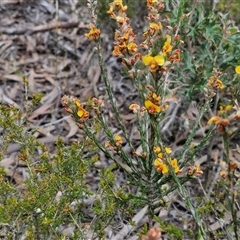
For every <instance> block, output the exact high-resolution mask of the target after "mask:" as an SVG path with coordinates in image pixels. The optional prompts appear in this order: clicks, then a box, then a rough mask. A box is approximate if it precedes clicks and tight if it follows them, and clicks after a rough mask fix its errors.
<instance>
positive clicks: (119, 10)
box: [108, 0, 140, 67]
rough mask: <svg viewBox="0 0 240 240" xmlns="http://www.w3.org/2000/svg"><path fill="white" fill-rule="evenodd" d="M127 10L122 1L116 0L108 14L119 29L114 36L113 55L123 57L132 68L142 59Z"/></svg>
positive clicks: (124, 61)
mask: <svg viewBox="0 0 240 240" xmlns="http://www.w3.org/2000/svg"><path fill="white" fill-rule="evenodd" d="M126 10H127V6H123V4H122V0H114V1H113V2H112V3H110V9H109V10H108V14H109V15H110V17H111V18H113V19H115V20H116V22H117V23H118V29H117V30H116V31H115V36H114V39H115V41H114V50H113V55H114V56H115V57H122V58H123V63H124V64H126V65H127V66H129V67H130V66H133V65H134V64H135V62H136V61H137V60H138V59H139V58H140V54H139V53H137V51H138V46H137V44H136V43H135V40H136V35H135V34H134V33H133V29H132V28H131V26H130V24H129V18H128V17H127V15H126Z"/></svg>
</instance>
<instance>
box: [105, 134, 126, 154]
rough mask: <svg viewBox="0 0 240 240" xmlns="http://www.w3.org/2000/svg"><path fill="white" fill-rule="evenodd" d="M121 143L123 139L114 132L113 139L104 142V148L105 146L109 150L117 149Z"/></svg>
mask: <svg viewBox="0 0 240 240" xmlns="http://www.w3.org/2000/svg"><path fill="white" fill-rule="evenodd" d="M122 144H123V139H122V137H121V136H120V135H119V134H116V135H115V136H114V139H113V141H111V142H110V141H107V142H105V145H104V146H105V148H107V149H108V150H110V151H117V150H118V149H119V148H120V147H121V146H122Z"/></svg>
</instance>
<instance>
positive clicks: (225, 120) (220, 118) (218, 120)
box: [208, 104, 240, 135]
mask: <svg viewBox="0 0 240 240" xmlns="http://www.w3.org/2000/svg"><path fill="white" fill-rule="evenodd" d="M232 109H234V110H235V111H234V112H233V113H231V114H229V112H230V111H231V110H232ZM239 117H240V110H239V109H238V107H236V106H235V107H233V106H232V105H231V104H229V105H226V106H225V107H223V106H220V110H219V111H218V112H217V115H215V116H212V117H211V118H210V119H209V120H208V124H215V125H217V127H218V130H219V131H221V132H223V131H227V130H228V131H227V132H228V133H229V135H231V131H230V127H231V123H232V122H234V121H236V120H238V119H239Z"/></svg>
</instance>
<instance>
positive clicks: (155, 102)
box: [144, 91, 168, 114]
mask: <svg viewBox="0 0 240 240" xmlns="http://www.w3.org/2000/svg"><path fill="white" fill-rule="evenodd" d="M144 105H145V107H146V109H147V110H148V112H149V113H150V114H156V113H160V112H162V111H164V110H166V109H167V108H168V105H167V104H161V97H160V96H158V95H157V94H156V93H154V92H152V91H150V92H149V93H148V96H147V98H146V100H145V101H144Z"/></svg>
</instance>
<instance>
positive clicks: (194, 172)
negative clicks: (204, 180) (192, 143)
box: [187, 164, 203, 176]
mask: <svg viewBox="0 0 240 240" xmlns="http://www.w3.org/2000/svg"><path fill="white" fill-rule="evenodd" d="M187 174H188V175H189V176H199V175H202V174H203V171H202V170H201V168H200V165H199V164H196V165H194V166H193V167H192V166H190V167H188V169H187Z"/></svg>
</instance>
